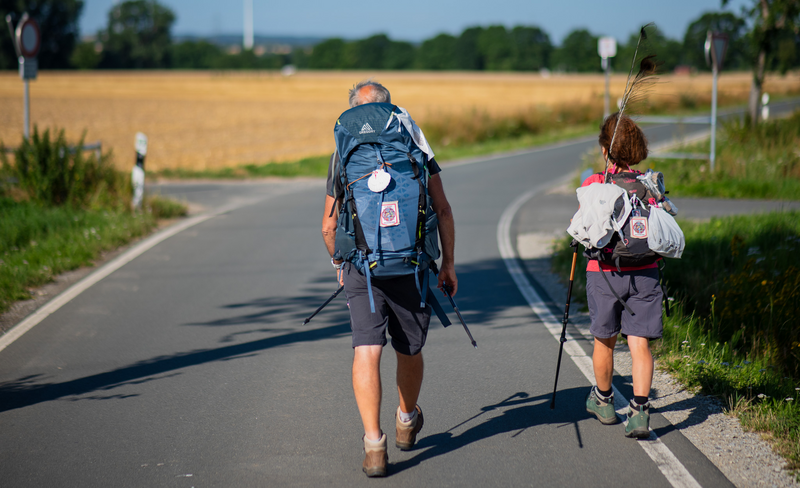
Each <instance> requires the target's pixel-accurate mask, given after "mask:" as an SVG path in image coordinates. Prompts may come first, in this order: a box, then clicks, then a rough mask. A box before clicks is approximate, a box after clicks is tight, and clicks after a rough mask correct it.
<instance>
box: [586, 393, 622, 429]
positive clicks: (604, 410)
mask: <svg viewBox="0 0 800 488" xmlns="http://www.w3.org/2000/svg"><path fill="white" fill-rule="evenodd" d="M586 411H587V412H589V413H590V414H592V415H594V416H595V417H597V420H599V421H600V422H601V423H603V424H605V425H611V424H616V423H617V422H619V418H618V417H617V412H616V411H615V410H614V394H613V393H612V394H611V396H610V397H608V398H601V397H600V394H599V393H597V387H596V386H593V387H592V390H591V391H590V392H589V394H588V395H587V396H586Z"/></svg>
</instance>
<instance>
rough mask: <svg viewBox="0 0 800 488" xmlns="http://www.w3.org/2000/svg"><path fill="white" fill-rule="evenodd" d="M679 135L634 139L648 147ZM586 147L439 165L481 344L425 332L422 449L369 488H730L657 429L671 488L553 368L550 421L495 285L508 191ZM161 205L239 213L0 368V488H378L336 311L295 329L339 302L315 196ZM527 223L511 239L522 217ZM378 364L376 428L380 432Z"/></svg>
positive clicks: (551, 172)
mask: <svg viewBox="0 0 800 488" xmlns="http://www.w3.org/2000/svg"><path fill="white" fill-rule="evenodd" d="M675 130H676V129H675V128H674V127H670V126H658V127H653V128H652V129H650V130H649V132H648V133H649V136H650V138H651V141H653V142H658V141H659V140H666V139H668V138H671V137H673V135H672V134H673V133H674V131H675ZM594 144H595V142H594V140H593V139H592V140H583V141H578V142H574V143H569V144H562V145H558V146H553V147H546V148H542V149H538V150H536V151H531V152H527V153H520V154H516V155H511V156H504V157H495V158H490V159H485V160H482V161H478V162H474V163H473V164H462V165H451V166H446V167H445V168H444V172H443V178H444V181H445V187H446V190H447V192H448V195H449V197H450V199H451V202H452V204H453V206H454V211H455V217H456V227H457V233H458V245H457V271H458V273H459V279H460V287H459V295H458V297H457V299H458V302H459V306H460V308H461V309H462V310H463V312H464V317H465V318H466V320H467V321H468V323H469V324H470V327H471V330H472V333H473V335H474V336H475V339H476V340H477V342H478V345H479V349H477V350H475V349H473V348H472V347H471V346H470V344H469V342H468V340H467V337H466V335H465V334H464V332H463V330H461V329H460V327H458V325H457V324H454V326H453V327H450V328H448V329H446V330H445V329H443V328H442V327H441V326H440V325H438V324H437V323H436V322H435V320H434V323H433V324H432V329H431V332H430V335H429V340H428V345H427V347H426V349H425V357H426V362H427V365H426V375H427V376H426V380H425V384H424V387H423V393H422V397H421V399H420V402H421V405H422V408H423V409H424V410H425V414H426V423H425V428H424V429H423V431H422V433H421V434H420V437H419V440H418V444H417V447H416V448H415V449H414V450H412V451H409V452H401V451H399V450H397V449H395V448H393V447H392V448H390V453H389V459H390V463H391V468H390V476H389V478H387V479H386V480H383V481H382V483H384V484H388V485H391V486H409V485H413V486H417V485H422V484H426V485H430V486H486V485H491V486H520V485H535V486H580V485H588V484H592V485H594V486H619V485H623V486H624V485H635V484H640V483H641V482H642V480H646V482H647V483H648V485H650V486H654V487H659V486H663V487H666V486H696V485H694V484H693V483H696V484H699V485H701V486H730V483H729V482H728V480H727V479H726V478H725V477H724V476H723V475H722V474H721V473H720V472H719V471H718V470H717V469H716V468H715V467H714V466H713V465H712V464H711V463H710V462H709V461H708V460H707V459H705V458H704V457H703V456H702V455H701V454H700V453H699V451H697V450H696V449H694V447H693V446H692V445H691V444H690V443H689V442H688V441H686V440H685V439H684V438H683V436H682V435H681V434H680V433H679V432H677V431H676V430H675V429H674V428H672V427H671V426H670V425H669V424H668V423H667V422H666V421H665V420H663V419H662V418H657V417H659V416H657V415H656V416H654V417H656V418H654V421H653V426H654V428H655V429H656V432H657V434H658V435H659V437H660V439H661V441H662V442H663V444H664V445H665V446H666V448H668V450H669V452H671V453H672V454H673V457H674V458H675V459H676V460H677V461H678V462H679V463H680V464H681V465H682V466H683V470H684V471H685V472H686V473H688V475H689V476H688V478H686V477H683V478H679V479H678V482H676V481H675V478H674V477H673V478H668V477H667V476H665V474H664V472H663V470H662V469H659V466H657V465H656V463H655V462H654V461H653V460H652V459H651V457H650V456H648V454H647V453H646V452H645V450H644V449H642V448H641V447H640V446H639V444H640V443H639V442H637V441H633V440H630V439H626V438H624V437H623V435H622V430H621V426H619V425H617V426H611V427H607V426H602V425H601V424H600V423H599V422H597V421H596V420H594V419H593V418H592V419H590V418H589V417H588V415H587V414H586V413H585V411H584V410H583V400H584V396H585V393H586V391H587V389H588V386H589V381H588V380H587V379H586V377H585V376H584V375H583V373H581V371H580V370H579V368H578V367H577V366H576V364H575V363H574V362H572V361H570V360H569V359H568V358H566V357H565V361H564V362H563V364H562V370H561V377H560V380H559V395H558V405H557V408H556V409H555V410H552V411H551V410H550V409H549V400H550V393H551V390H552V380H553V372H554V371H553V370H554V364H555V359H556V354H557V342H556V341H554V340H553V337H552V336H551V335H550V332H549V331H548V330H547V329H546V328H545V327H544V326H543V324H542V322H541V320H540V319H539V318H538V317H537V316H536V315H535V314H534V313H533V312H532V310H531V307H530V305H529V304H528V303H527V302H526V300H525V299H524V298H523V296H522V294H521V293H520V291H519V289H518V288H517V286H516V285H515V282H514V281H513V280H512V279H511V277H510V275H509V272H508V270H507V268H506V265H505V263H504V260H503V257H502V256H501V254H500V251H499V249H498V242H497V234H498V232H497V228H498V222H499V220H500V217H501V216H502V215H503V214H504V212H505V211H506V209H507V208H508V207H509V205H510V204H511V203H512V202H514V201H515V200H517V199H518V198H519V197H520V195H523V194H525V193H526V192H530V191H531V190H535V189H542V190H543V189H546V188H549V187H552V186H553V185H554V182H556V181H558V180H559V179H562V178H563V176H564V175H565V174H567V173H569V172H571V171H573V170H574V169H576V168H577V167H578V165H579V163H580V160H581V156H582V154H583V153H584V152H585V151H586V150H587V149H589V148H591V147H592V146H593V145H594ZM160 189H161V191H162V192H163V193H165V194H172V195H176V196H181V197H184V198H186V199H187V200H189V201H191V202H193V203H196V204H199V205H203V206H205V207H207V208H210V209H213V208H218V207H220V206H222V205H226V204H232V206H231V207H229V208H230V210H229V211H227V212H226V213H223V214H221V215H218V216H216V217H213V218H210V219H208V220H205V221H203V222H201V223H198V224H197V225H195V226H193V227H190V228H188V229H186V230H183V231H182V232H179V233H177V234H176V235H175V236H173V237H171V238H169V239H167V240H164V241H163V242H160V243H158V244H156V245H155V246H153V247H152V248H151V249H149V250H148V251H146V252H144V253H143V254H142V255H141V256H139V257H137V258H136V259H133V260H132V261H131V262H129V263H127V264H125V265H124V266H123V267H121V268H120V269H119V270H117V271H115V272H113V273H111V274H110V275H109V276H107V277H106V278H104V279H102V280H101V281H100V282H98V283H97V284H96V285H94V286H92V287H90V288H88V289H87V290H86V291H85V292H83V293H82V294H80V295H78V296H77V297H75V298H74V299H72V300H71V301H69V302H68V303H66V304H65V305H63V306H62V307H61V308H59V309H58V310H56V311H55V312H53V313H52V314H51V315H49V316H48V317H46V318H45V319H43V320H42V321H41V322H40V323H39V324H38V325H36V327H34V328H32V329H31V330H30V331H28V332H27V333H26V334H24V335H23V336H22V337H20V338H19V339H18V340H16V341H14V342H13V343H11V344H9V345H7V347H5V349H3V350H2V351H0V473H2V480H3V481H2V485H3V486H13V487H28V486H31V487H33V486H36V487H39V486H49V485H53V484H55V483H58V484H59V485H60V486H75V487H89V486H110V485H111V486H121V487H127V486H130V487H142V486H175V487H192V486H195V487H202V486H271V485H291V486H309V485H320V484H326V485H334V486H360V485H366V484H368V483H370V481H368V480H367V479H366V478H365V477H364V475H363V474H362V473H361V469H360V465H361V461H362V459H363V457H362V453H361V444H360V442H361V440H360V436H361V434H360V433H361V424H360V419H359V416H358V413H357V410H356V406H355V402H354V401H353V398H352V390H351V385H350V366H351V359H352V352H351V348H350V337H349V325H348V319H347V317H348V316H347V310H346V307H345V303H344V300H342V299H341V298H340V299H337V300H336V301H334V302H333V303H332V304H331V305H330V306H329V307H328V308H327V309H326V310H325V312H323V313H321V314H320V315H318V316H317V317H316V318H315V319H314V320H313V321H312V322H311V323H310V324H308V325H307V326H302V325H301V323H302V320H303V319H304V318H305V317H306V316H308V315H309V314H310V313H311V312H312V311H313V310H314V309H315V308H316V307H317V306H318V305H319V304H320V303H321V302H322V301H323V300H324V299H325V298H327V297H328V296H329V295H330V293H332V292H333V291H334V290H335V288H336V285H335V283H334V281H333V272H332V269H331V268H330V265H329V264H328V261H327V259H326V258H325V251H324V248H323V246H322V243H321V238H320V235H319V223H320V219H321V213H322V208H321V207H322V201H323V198H322V195H323V191H324V182H322V181H319V180H293V181H269V182H258V183H214V182H211V183H187V184H173V185H168V184H164V185H161V186H160ZM679 204H680V203H679ZM572 206H573V207H574V205H572ZM523 208H527V207H525V206H524V205H523ZM546 211H547V209H544V208H543V209H536V208H534V209H532V210H530V212H533V213H536V212H540V213H541V212H546ZM519 215H520V217H518V218H516V219H514V220H513V223H512V225H511V229H512V230H511V233H512V234H516V233H517V232H518V227H519V225H520V222H522V221H523V220H522V217H521V216H524V215H526V212H525V211H524V210H523V211H522V212H521V213H520V214H519ZM570 215H571V213H570ZM443 305H444V304H443ZM554 313H557V311H554ZM452 318H453V319H455V317H452ZM578 342H579V341H578ZM581 347H584V349H585V350H586V352H588V348H586V344H581ZM388 353H390V350H388V349H387V354H386V355H385V360H384V370H383V381H384V383H385V390H386V392H387V393H388V394H387V395H386V398H385V401H384V405H383V410H382V412H383V424H384V428H385V429H386V430H387V431H388V432H390V434H391V433H392V425H391V424H392V423H393V421H392V418H393V414H394V410H395V408H396V396H395V394H393V392H392V387H391V385H392V384H393V375H392V370H393V368H394V362H395V361H394V359H393V357H392V356H393V355H392V354H388ZM618 386H619V387H620V389H621V390H624V388H625V385H618ZM390 437H391V435H390ZM661 468H663V466H661ZM372 483H374V482H372ZM388 485H387V486H388Z"/></svg>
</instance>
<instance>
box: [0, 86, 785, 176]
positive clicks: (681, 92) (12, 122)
mask: <svg viewBox="0 0 800 488" xmlns="http://www.w3.org/2000/svg"><path fill="white" fill-rule="evenodd" d="M370 77H372V78H373V79H376V80H377V81H380V82H381V83H383V84H384V85H386V86H387V88H389V89H390V90H391V92H392V99H393V102H395V103H397V104H398V105H400V106H403V107H405V108H407V109H408V110H409V112H410V113H411V114H412V115H413V116H414V117H415V118H416V119H417V120H418V121H419V122H420V123H421V125H423V129H424V121H425V119H426V118H428V117H431V116H434V115H439V114H442V113H447V114H455V115H460V114H465V116H467V115H468V113H469V112H471V111H473V110H475V109H478V110H481V111H485V112H488V113H491V114H494V115H502V114H503V113H511V112H516V111H519V110H521V109H530V108H533V109H535V108H536V107H539V106H553V105H559V104H585V103H591V104H598V103H602V96H603V95H602V94H603V89H604V78H603V76H602V75H559V74H553V75H552V76H549V77H543V76H541V75H540V74H538V73H535V74H534V73H461V72H452V73H451V72H448V73H429V72H378V73H367V72H303V71H301V72H299V73H298V74H296V75H294V76H289V77H286V76H281V75H280V74H279V73H276V72H102V71H100V72H42V73H40V75H39V78H38V79H37V80H35V81H33V82H31V87H30V93H31V121H32V123H34V124H37V125H38V126H39V127H40V128H42V129H44V128H47V127H58V128H64V129H65V130H66V134H67V137H68V138H69V139H70V140H75V141H77V139H78V138H79V137H80V136H81V134H82V132H83V131H86V141H87V142H94V141H97V140H99V141H102V143H103V147H104V148H111V149H113V151H114V154H115V156H116V162H117V165H118V166H119V167H120V168H121V169H124V168H130V167H131V166H132V164H133V162H134V154H133V140H134V134H135V133H136V132H144V133H145V134H147V136H148V138H149V140H150V144H149V150H148V156H147V165H148V168H149V169H165V168H187V169H195V170H203V169H212V168H221V167H228V166H236V165H240V164H248V163H257V164H260V163H266V162H271V161H289V160H296V159H299V158H301V157H305V156H312V155H320V154H325V153H327V152H330V151H331V150H332V148H333V138H332V131H333V124H334V122H335V120H336V117H337V116H338V115H339V114H340V113H341V112H343V111H344V110H346V109H347V91H348V89H349V88H350V87H352V85H353V84H354V83H356V82H357V81H359V80H362V79H365V78H370ZM624 83H625V77H624V76H623V75H615V76H613V77H612V80H611V91H612V97H613V99H616V97H618V96H619V94H620V93H621V92H622V90H623V87H624ZM749 86H750V75H749V74H747V73H734V74H730V73H724V74H723V75H722V76H721V77H720V85H719V87H720V94H721V96H722V97H724V98H726V99H728V100H733V99H738V100H744V99H746V95H747V93H748V91H749ZM766 89H767V91H770V92H771V93H775V94H783V93H797V92H800V74H797V73H795V74H790V75H787V76H785V77H778V76H775V77H770V78H768V81H767V85H766ZM22 91H23V85H22V82H21V81H20V80H19V78H18V77H17V75H16V74H14V73H7V74H2V75H0V103H1V104H2V105H1V106H2V107H3V110H2V111H0V140H2V142H3V143H4V144H5V145H6V146H15V145H17V144H18V143H19V141H20V140H21V137H22V123H23V122H22V119H23V114H22V111H23V105H22ZM710 93H711V77H710V75H697V76H665V77H662V78H661V83H660V84H658V85H657V86H656V87H655V89H654V91H653V95H652V97H653V99H654V100H655V99H661V100H668V101H669V100H672V101H676V100H678V99H679V98H680V97H681V96H683V97H686V96H687V94H689V95H692V96H697V97H698V98H699V99H701V100H702V99H708V98H709V97H710Z"/></svg>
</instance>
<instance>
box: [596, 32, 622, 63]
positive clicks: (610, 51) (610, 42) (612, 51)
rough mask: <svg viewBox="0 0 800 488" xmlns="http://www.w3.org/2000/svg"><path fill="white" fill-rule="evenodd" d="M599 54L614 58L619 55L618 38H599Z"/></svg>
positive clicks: (603, 56)
mask: <svg viewBox="0 0 800 488" xmlns="http://www.w3.org/2000/svg"><path fill="white" fill-rule="evenodd" d="M597 54H599V55H600V57H601V58H613V57H614V56H616V55H617V40H616V39H614V38H613V37H601V38H600V39H598V40H597Z"/></svg>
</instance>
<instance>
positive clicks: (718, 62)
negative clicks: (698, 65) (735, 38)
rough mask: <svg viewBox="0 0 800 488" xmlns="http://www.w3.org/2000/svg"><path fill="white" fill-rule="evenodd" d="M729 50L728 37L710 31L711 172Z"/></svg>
mask: <svg viewBox="0 0 800 488" xmlns="http://www.w3.org/2000/svg"><path fill="white" fill-rule="evenodd" d="M727 50H728V35H727V34H723V33H721V32H711V31H708V33H707V34H706V44H705V53H706V63H708V64H710V65H711V73H712V78H713V85H712V88H711V149H710V151H709V155H708V156H709V162H710V166H711V172H713V171H714V162H715V160H716V159H717V152H716V149H717V148H716V145H717V78H718V77H719V72H720V71H722V62H723V61H724V60H725V53H726V51H727Z"/></svg>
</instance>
